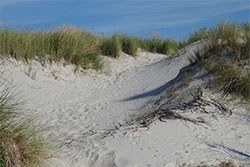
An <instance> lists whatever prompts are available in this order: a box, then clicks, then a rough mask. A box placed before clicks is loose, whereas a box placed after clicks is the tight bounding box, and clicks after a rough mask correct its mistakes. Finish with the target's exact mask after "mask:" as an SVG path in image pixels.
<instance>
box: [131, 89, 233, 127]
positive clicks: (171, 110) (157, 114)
mask: <svg viewBox="0 0 250 167" xmlns="http://www.w3.org/2000/svg"><path fill="white" fill-rule="evenodd" d="M192 96H193V99H192V100H191V101H190V102H184V103H182V104H178V105H174V106H170V107H167V108H164V105H165V104H163V105H161V106H160V107H159V108H158V109H157V110H155V111H154V112H151V113H149V114H146V115H145V116H143V117H141V118H139V119H137V120H136V121H135V122H138V123H139V124H140V126H141V127H149V126H150V125H151V123H153V122H154V121H155V120H157V119H159V120H160V121H162V122H164V121H163V119H179V120H183V121H188V122H192V123H194V124H209V122H206V121H205V120H204V119H202V118H201V117H200V118H198V119H193V118H188V117H185V116H183V115H181V114H178V113H177V112H175V111H177V110H187V109H200V111H202V112H204V113H206V114H209V112H208V111H206V108H205V107H204V106H214V107H216V108H217V109H218V110H219V111H221V114H223V115H226V113H229V115H228V116H230V115H231V114H232V111H231V110H230V109H228V108H226V107H225V106H224V105H222V104H221V103H219V102H217V101H216V100H214V99H212V101H210V100H206V99H204V98H202V97H203V92H202V91H201V90H198V91H197V92H196V93H195V94H192Z"/></svg>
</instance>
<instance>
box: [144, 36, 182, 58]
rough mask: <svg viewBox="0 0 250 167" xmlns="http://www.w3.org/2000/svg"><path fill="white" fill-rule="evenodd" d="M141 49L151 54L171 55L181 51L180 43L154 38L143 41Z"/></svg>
mask: <svg viewBox="0 0 250 167" xmlns="http://www.w3.org/2000/svg"><path fill="white" fill-rule="evenodd" d="M141 47H142V48H143V49H145V50H147V51H149V52H153V53H161V54H166V55H169V54H172V53H174V52H176V51H177V50H178V49H179V43H178V42H176V41H174V40H172V39H169V38H166V39H161V38H158V37H153V38H151V39H144V40H142V41H141Z"/></svg>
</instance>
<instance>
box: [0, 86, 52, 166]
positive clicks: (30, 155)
mask: <svg viewBox="0 0 250 167" xmlns="http://www.w3.org/2000/svg"><path fill="white" fill-rule="evenodd" d="M5 87H6V86H5V85H3V84H2V85H1V91H0V167H42V166H47V164H48V159H50V158H51V157H53V154H52V152H51V151H50V150H51V148H50V147H49V144H48V143H47V142H46V141H45V140H44V139H43V138H42V137H40V136H39V133H40V131H41V130H40V129H39V128H38V127H36V126H34V123H33V119H31V118H28V119H27V118H25V115H24V114H23V113H22V112H21V111H20V109H19V104H18V103H17V102H16V101H17V99H16V98H14V97H12V96H11V89H9V88H5Z"/></svg>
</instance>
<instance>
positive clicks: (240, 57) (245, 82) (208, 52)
mask: <svg viewBox="0 0 250 167" xmlns="http://www.w3.org/2000/svg"><path fill="white" fill-rule="evenodd" d="M207 38H208V39H209V42H210V46H209V47H208V48H206V49H205V50H204V51H200V52H197V53H196V55H195V56H194V57H191V58H190V62H191V63H192V64H199V65H201V66H203V67H205V68H206V69H207V70H208V72H209V73H210V74H213V76H214V77H213V80H212V86H213V87H220V88H221V89H222V90H223V91H224V92H225V94H229V93H232V94H236V95H240V96H242V97H244V98H249V97H250V71H249V66H250V64H249V62H250V23H243V24H235V23H227V22H226V23H221V24H219V25H218V26H216V27H214V28H212V29H211V30H209V31H208V36H207Z"/></svg>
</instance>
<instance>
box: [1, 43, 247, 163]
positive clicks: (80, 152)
mask: <svg viewBox="0 0 250 167" xmlns="http://www.w3.org/2000/svg"><path fill="white" fill-rule="evenodd" d="M199 47H200V44H199V43H197V44H193V45H192V46H190V47H189V48H186V49H185V50H182V51H181V52H180V55H182V56H177V57H167V56H165V55H160V54H152V53H146V52H142V51H140V54H139V56H138V57H137V58H136V59H135V58H133V57H130V56H128V55H126V54H123V55H122V56H121V58H119V59H117V60H115V59H111V58H106V61H107V63H109V65H110V68H107V69H105V70H104V71H105V72H95V71H90V70H89V71H85V72H84V73H77V74H74V72H73V71H74V67H72V66H66V67H63V66H60V65H52V66H48V67H42V66H41V65H40V64H39V63H36V62H33V64H32V68H30V67H29V66H27V65H24V64H23V63H21V62H16V61H14V60H11V61H10V63H9V64H8V65H4V66H3V67H4V68H7V69H11V70H8V72H10V71H11V72H12V73H11V74H9V75H8V77H7V79H8V80H14V83H17V84H18V85H19V87H18V91H19V92H20V96H21V97H25V100H26V104H25V108H28V109H31V110H32V111H31V112H33V113H35V114H37V117H38V120H37V123H38V124H42V125H46V126H49V127H51V128H50V129H49V130H48V131H47V133H46V134H44V135H45V136H47V137H48V138H50V139H53V140H55V141H57V142H60V143H61V144H62V145H63V147H62V149H61V152H60V156H59V157H58V158H55V159H54V160H53V164H52V165H51V166H62V167H71V166H72V167H112V166H114V167H115V166H117V167H145V166H152V167H158V166H159V167H160V166H166V167H174V166H179V165H181V164H183V163H187V164H191V165H192V164H218V163H219V162H221V161H225V160H233V161H234V162H237V163H239V164H242V165H243V166H244V165H245V166H250V165H249V162H250V157H248V156H247V155H250V130H249V127H250V114H249V113H247V112H246V111H244V109H243V108H242V107H237V108H236V109H234V110H233V114H232V116H230V117H225V116H220V115H218V116H217V120H216V119H213V118H212V117H211V116H207V117H208V119H209V121H210V122H211V123H212V125H211V126H207V125H204V126H199V125H194V124H192V123H185V122H183V121H180V120H167V122H164V123H163V122H160V121H156V122H155V123H154V124H153V125H152V126H151V127H150V128H149V129H139V130H138V131H136V132H132V131H128V130H125V129H121V130H119V132H118V133H116V134H114V135H113V136H109V137H106V138H103V133H102V132H104V131H105V130H107V129H110V128H114V127H115V126H119V124H125V123H126V120H128V119H130V117H131V115H132V114H136V113H138V112H143V111H146V110H147V109H146V108H144V107H145V105H146V104H150V103H152V102H155V101H156V100H157V99H161V97H163V96H164V89H166V88H167V85H166V83H167V82H168V81H170V80H172V79H174V78H175V77H176V76H177V75H178V73H179V71H180V69H182V68H183V67H185V66H187V65H188V64H189V62H188V60H187V58H188V56H190V55H191V54H193V50H196V49H197V48H199ZM3 67H2V68H3ZM32 78H33V79H32ZM164 85H165V86H164ZM162 91H163V92H162ZM182 91H183V92H185V91H187V90H186V89H183V90H182ZM165 93H166V92H165ZM208 94H209V92H208ZM209 96H210V95H207V97H209ZM210 110H215V109H214V108H211V109H210ZM191 115H192V116H194V117H198V116H204V115H202V114H201V113H197V114H196V113H192V114H191ZM215 115H216V114H215ZM95 132H97V133H96V134H94V133H95ZM237 151H238V152H237ZM240 153H244V154H240ZM247 164H248V165H247Z"/></svg>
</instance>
